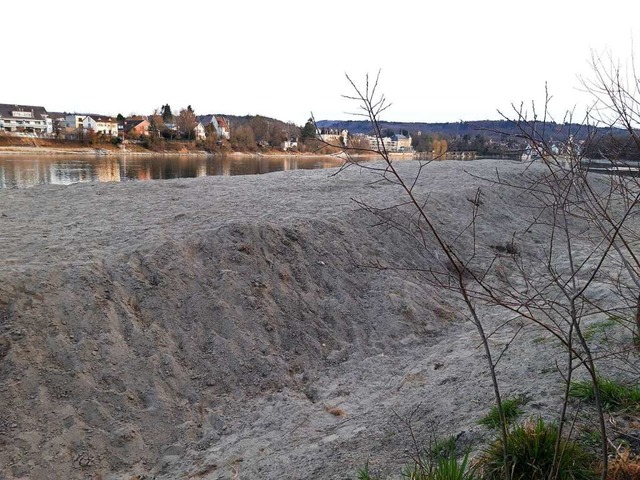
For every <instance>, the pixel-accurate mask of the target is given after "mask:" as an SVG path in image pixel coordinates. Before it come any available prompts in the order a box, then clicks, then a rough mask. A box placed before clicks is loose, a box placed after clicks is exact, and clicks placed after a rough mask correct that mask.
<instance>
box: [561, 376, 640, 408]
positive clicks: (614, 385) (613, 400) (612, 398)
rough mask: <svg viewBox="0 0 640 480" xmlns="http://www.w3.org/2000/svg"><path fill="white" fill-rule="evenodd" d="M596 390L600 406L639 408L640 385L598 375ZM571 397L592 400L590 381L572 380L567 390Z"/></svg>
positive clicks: (592, 392) (591, 384) (593, 393)
mask: <svg viewBox="0 0 640 480" xmlns="http://www.w3.org/2000/svg"><path fill="white" fill-rule="evenodd" d="M598 390H599V392H600V399H601V402H602V408H603V409H604V410H605V411H612V410H640V386H638V385H625V384H623V383H620V382H618V381H616V380H612V379H609V378H604V377H598ZM569 394H570V395H571V396H572V397H575V398H580V399H582V400H587V401H593V400H594V399H595V389H594V388H593V383H592V382H591V381H579V382H572V383H571V387H570V390H569Z"/></svg>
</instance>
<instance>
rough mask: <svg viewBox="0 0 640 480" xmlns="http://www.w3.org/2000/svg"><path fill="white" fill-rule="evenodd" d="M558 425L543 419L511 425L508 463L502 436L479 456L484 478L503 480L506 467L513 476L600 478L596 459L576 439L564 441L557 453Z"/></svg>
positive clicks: (526, 479)
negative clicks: (506, 463)
mask: <svg viewBox="0 0 640 480" xmlns="http://www.w3.org/2000/svg"><path fill="white" fill-rule="evenodd" d="M557 440H558V429H557V427H555V426H554V425H547V424H545V423H544V421H543V420H542V419H538V420H537V421H529V422H525V423H524V424H522V425H517V426H515V427H513V428H511V429H510V430H509V432H508V435H507V456H508V459H509V463H508V466H507V465H505V459H504V455H503V442H502V438H499V439H497V440H495V441H494V442H493V443H491V444H490V445H489V446H488V447H487V449H486V450H485V452H484V453H483V454H482V456H481V457H480V458H479V460H478V467H479V469H480V471H481V473H482V475H483V477H482V478H483V479H484V480H502V479H504V478H505V471H506V468H509V470H510V471H511V473H512V474H511V478H512V479H513V480H547V479H549V478H556V479H557V480H591V479H594V478H597V474H596V470H595V468H594V465H595V463H596V459H595V458H594V457H593V456H592V455H591V454H590V453H588V452H587V451H586V450H584V449H583V448H582V447H581V446H580V445H579V444H577V443H576V442H573V441H570V440H566V439H563V440H561V441H560V452H562V455H559V456H558V457H559V458H556V455H555V445H556V441H557Z"/></svg>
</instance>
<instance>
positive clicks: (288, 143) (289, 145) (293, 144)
mask: <svg viewBox="0 0 640 480" xmlns="http://www.w3.org/2000/svg"><path fill="white" fill-rule="evenodd" d="M280 148H281V149H282V150H284V151H285V152H286V151H287V150H291V149H293V148H298V139H297V138H296V137H291V138H289V139H288V140H285V141H284V142H282V143H281V144H280Z"/></svg>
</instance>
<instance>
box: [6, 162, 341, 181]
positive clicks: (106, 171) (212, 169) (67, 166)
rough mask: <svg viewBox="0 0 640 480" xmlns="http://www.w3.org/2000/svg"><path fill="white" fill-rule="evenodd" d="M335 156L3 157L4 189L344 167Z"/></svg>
mask: <svg viewBox="0 0 640 480" xmlns="http://www.w3.org/2000/svg"><path fill="white" fill-rule="evenodd" d="M340 165H342V160H340V159H338V158H331V157H241V158H237V157H215V158H213V157H205V156H164V155H163V156H153V155H137V156H134V155H131V156H122V157H120V156H117V157H116V156H80V155H78V156H75V155H74V156H49V155H43V156H27V155H11V156H9V155H7V156H0V188H28V187H33V186H35V185H44V184H54V185H69V184H72V183H78V182H124V181H129V180H162V179H169V178H194V177H202V176H207V175H255V174H263V173H270V172H278V171H282V170H296V169H318V168H331V167H339V166H340Z"/></svg>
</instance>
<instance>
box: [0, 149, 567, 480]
mask: <svg viewBox="0 0 640 480" xmlns="http://www.w3.org/2000/svg"><path fill="white" fill-rule="evenodd" d="M496 166H499V167H500V169H501V173H502V174H503V175H507V176H512V177H513V178H517V176H518V175H519V173H520V172H521V169H522V166H520V165H517V164H510V163H504V162H499V163H496V162H490V161H482V162H474V163H472V164H471V163H457V162H447V163H446V164H445V163H443V164H438V165H433V168H431V169H430V173H429V175H428V176H426V175H425V176H424V177H423V179H424V180H423V182H422V183H421V184H420V188H421V189H424V190H428V191H429V192H431V196H432V201H431V202H430V206H429V208H430V209H433V210H432V211H433V212H434V213H436V214H437V217H438V219H439V221H440V222H441V224H440V226H441V228H443V229H447V228H452V229H453V228H454V227H455V228H457V227H458V224H459V223H460V222H462V221H466V219H467V218H468V217H469V215H470V208H469V201H467V200H469V199H472V198H473V197H474V195H475V192H476V188H477V187H478V185H483V187H484V188H485V190H484V192H485V193H484V196H483V201H484V202H485V203H488V204H489V205H490V208H487V209H486V211H487V212H489V213H487V215H488V217H487V218H486V221H485V225H486V226H485V227H484V230H483V231H481V232H479V233H480V238H482V242H483V246H484V247H485V248H490V246H492V245H498V244H503V243H504V242H505V241H506V240H508V239H509V238H510V235H511V233H512V230H514V229H516V228H519V227H521V226H522V224H523V222H526V221H527V219H526V218H523V217H524V215H525V214H524V213H523V212H525V211H526V209H525V207H526V206H525V205H522V206H519V202H518V201H517V199H516V197H508V198H505V196H504V194H503V193H502V192H499V191H497V189H496V187H495V186H491V185H489V184H486V183H485V182H483V181H481V180H478V179H476V178H474V177H472V176H469V175H467V174H465V170H469V169H470V170H472V171H474V172H475V173H476V174H479V173H482V172H489V171H491V169H493V168H495V167H496ZM402 168H403V169H404V170H405V171H406V172H407V173H408V174H411V173H412V172H415V164H413V163H412V162H408V163H407V164H406V165H402ZM376 179H377V177H375V176H373V175H372V173H370V172H365V171H359V170H355V169H354V170H347V171H346V172H343V173H342V174H340V175H338V176H329V175H328V174H327V172H326V171H295V172H282V173H277V174H271V175H267V176H260V177H207V178H201V179H194V180H177V181H163V182H159V181H158V182H148V183H128V184H94V185H88V184H87V185H74V186H70V187H52V186H47V187H38V188H34V189H29V190H19V191H8V190H5V191H0V231H1V233H0V243H1V245H2V252H3V264H2V268H1V270H0V322H1V323H0V326H1V328H2V330H1V334H2V337H1V340H0V385H1V387H0V388H1V390H0V402H1V404H2V405H3V408H2V409H1V410H0V445H1V446H2V448H0V465H2V467H1V470H0V472H1V473H2V474H3V475H4V477H5V478H31V479H45V478H131V476H132V475H134V474H140V475H155V476H157V478H230V476H231V474H232V471H234V470H235V471H238V472H240V474H241V478H266V479H270V478H273V479H276V478H278V479H280V478H303V477H306V476H308V475H311V476H312V478H345V475H347V477H348V476H349V475H351V474H354V473H355V470H356V469H357V467H358V466H360V465H362V464H363V462H364V460H366V459H367V458H368V457H371V463H372V465H374V466H376V465H378V466H380V465H384V466H386V468H387V469H388V471H389V472H392V471H396V472H397V468H398V465H401V464H403V463H404V462H405V454H406V451H407V449H409V448H411V441H410V439H409V438H408V433H407V429H406V426H404V425H403V424H402V421H400V419H406V418H408V416H409V415H410V414H412V412H413V417H412V422H413V424H414V425H416V427H417V428H418V430H419V431H420V432H421V433H420V434H419V436H421V437H422V440H425V439H426V438H427V437H428V436H429V435H430V434H431V433H432V432H434V431H436V430H437V431H438V432H443V433H448V434H451V433H453V434H457V435H459V436H461V437H463V439H464V438H467V440H468V441H469V442H471V441H472V438H473V437H474V436H477V435H479V434H481V433H478V432H479V431H480V429H479V427H478V426H477V425H476V424H475V422H476V420H477V418H478V416H479V412H482V411H483V410H484V409H486V408H487V406H489V405H491V403H492V398H491V390H490V385H489V381H488V379H487V377H486V372H485V367H484V364H483V360H482V355H481V353H480V351H479V350H478V348H477V347H478V339H477V338H476V336H475V333H474V329H473V326H472V325H470V324H469V323H466V322H464V321H463V320H464V319H463V318H461V317H460V314H459V313H457V308H456V307H455V305H452V303H451V302H452V300H451V299H449V297H448V294H447V292H446V291H445V292H443V291H440V290H437V289H434V288H433V287H432V286H429V285H427V284H424V283H423V282H421V281H420V279H419V277H418V276H417V275H412V274H411V273H410V272H408V271H404V272H394V271H390V270H380V269H376V268H371V267H370V263H371V262H372V261H373V260H376V259H382V260H383V261H387V262H394V263H396V264H401V265H403V266H405V267H409V268H414V267H420V268H424V267H425V266H428V265H434V264H435V263H437V261H438V259H437V258H436V256H433V255H431V253H430V252H429V251H427V252H425V249H424V248H422V246H421V245H420V242H419V241H418V239H416V238H411V237H408V236H406V235H403V234H402V233H401V232H399V231H398V230H396V229H392V228H389V227H388V225H380V224H379V222H378V221H377V219H375V218H374V217H373V216H372V215H370V214H368V213H366V212H364V211H362V210H360V209H359V208H358V207H357V205H356V204H355V203H354V202H353V201H352V199H357V200H359V201H364V202H367V203H369V204H376V205H380V206H383V205H390V204H395V203H397V202H398V198H399V197H398V189H397V188H396V187H395V186H393V185H391V184H388V183H384V182H383V183H379V182H375V180H376ZM492 225H493V227H491V226H492ZM507 225H509V227H507ZM434 262H435V263H434ZM513 328H516V326H514V327H513ZM509 334H510V331H509V330H508V329H507V330H505V331H503V332H501V334H500V335H497V336H496V337H495V338H494V339H493V340H492V341H493V342H495V343H496V345H500V344H504V343H506V342H508V341H509V338H510V337H509ZM527 335H529V336H528V337H527ZM540 338H541V337H540V334H539V333H535V332H534V331H531V332H530V333H527V330H525V332H524V333H523V343H524V344H525V345H528V350H522V351H520V353H517V352H513V353H510V354H509V355H508V356H507V360H510V362H509V363H508V365H509V366H508V367H506V368H505V369H504V372H503V373H502V375H504V376H505V377H504V379H505V383H506V384H512V386H511V387H508V388H507V390H509V391H510V392H515V393H525V394H529V395H535V396H536V398H537V400H536V401H535V402H532V403H530V404H529V407H528V408H530V409H531V410H532V411H539V412H543V411H545V408H548V407H549V406H550V405H553V404H555V402H556V401H557V395H556V394H557V393H558V387H559V383H558V378H557V376H556V375H555V374H554V372H553V371H552V369H550V368H549V367H550V365H549V364H548V358H547V357H546V356H545V355H544V354H541V355H540V358H538V355H537V354H536V349H537V350H541V349H542V350H544V349H545V348H546V349H548V348H553V347H552V346H549V345H546V344H545V343H544V342H541V341H539V340H540ZM525 375H526V376H536V385H535V387H534V386H533V385H532V384H531V383H526V384H522V382H520V381H519V379H520V378H522V377H523V376H525ZM509 379H513V381H511V382H510V381H509ZM419 406H421V407H420V408H418V407H419ZM333 407H337V408H338V410H333V414H332V413H330V412H329V410H331V409H332V408H333ZM335 414H337V415H335ZM313 475H315V477H313Z"/></svg>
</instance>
